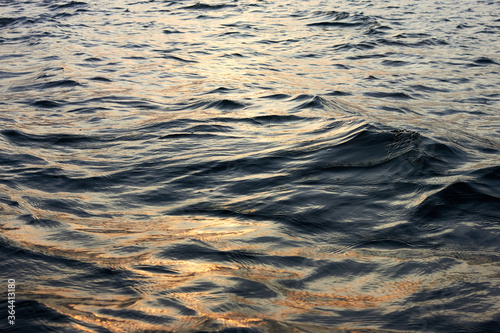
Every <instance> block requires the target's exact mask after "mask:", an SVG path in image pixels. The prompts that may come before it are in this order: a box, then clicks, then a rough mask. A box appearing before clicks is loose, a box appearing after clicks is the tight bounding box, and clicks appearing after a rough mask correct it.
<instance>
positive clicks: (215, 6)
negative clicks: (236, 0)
mask: <svg viewBox="0 0 500 333" xmlns="http://www.w3.org/2000/svg"><path fill="white" fill-rule="evenodd" d="M228 7H236V5H231V4H213V5H212V4H207V3H201V2H198V3H196V4H194V5H191V6H186V7H181V8H180V9H191V10H220V9H224V8H228Z"/></svg>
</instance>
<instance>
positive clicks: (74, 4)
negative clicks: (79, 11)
mask: <svg viewBox="0 0 500 333" xmlns="http://www.w3.org/2000/svg"><path fill="white" fill-rule="evenodd" d="M87 5H88V4H87V3H86V2H83V1H70V2H67V3H64V4H60V5H52V6H50V7H49V8H51V9H65V8H73V7H80V6H87Z"/></svg>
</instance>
